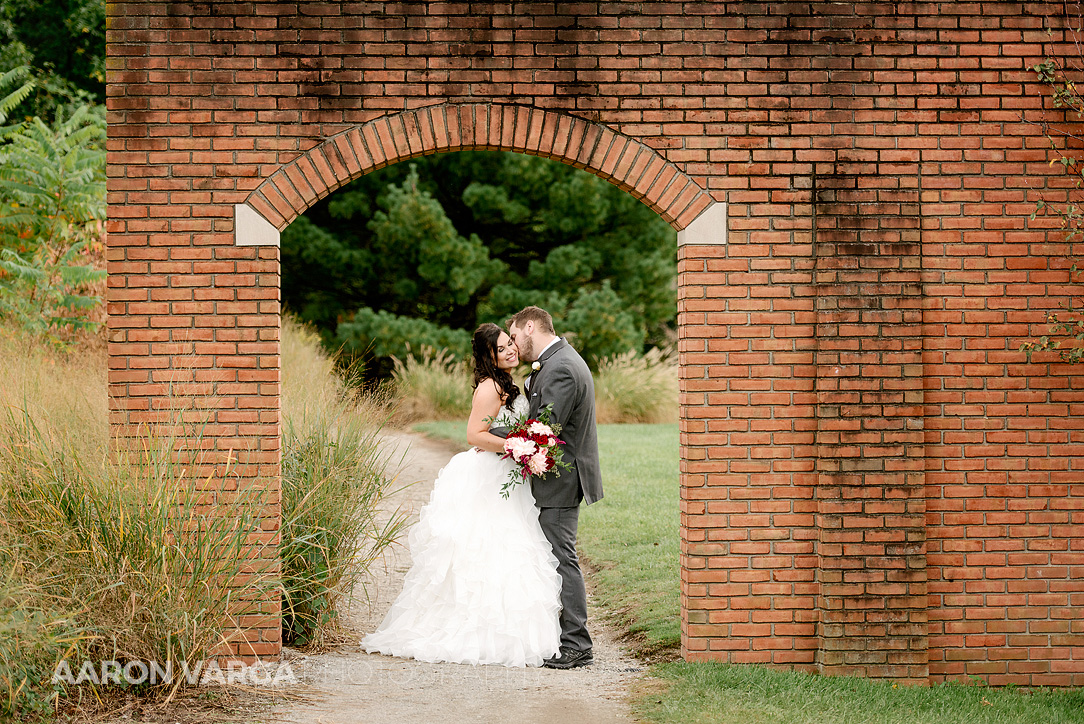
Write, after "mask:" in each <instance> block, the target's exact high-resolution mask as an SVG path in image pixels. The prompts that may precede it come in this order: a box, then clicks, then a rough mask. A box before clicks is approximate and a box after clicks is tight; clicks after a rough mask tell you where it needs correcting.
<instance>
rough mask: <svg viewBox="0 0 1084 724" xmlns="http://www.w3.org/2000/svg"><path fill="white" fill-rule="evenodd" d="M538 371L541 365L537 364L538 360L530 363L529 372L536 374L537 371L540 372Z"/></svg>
mask: <svg viewBox="0 0 1084 724" xmlns="http://www.w3.org/2000/svg"><path fill="white" fill-rule="evenodd" d="M540 369H542V363H541V362H539V361H538V360H535V361H534V362H532V363H531V371H532V372H538V370H540Z"/></svg>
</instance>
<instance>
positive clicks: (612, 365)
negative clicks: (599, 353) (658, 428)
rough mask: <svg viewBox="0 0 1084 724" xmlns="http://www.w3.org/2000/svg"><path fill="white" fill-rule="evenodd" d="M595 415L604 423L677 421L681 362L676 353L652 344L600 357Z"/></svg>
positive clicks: (596, 381)
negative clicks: (644, 351) (641, 349)
mask: <svg viewBox="0 0 1084 724" xmlns="http://www.w3.org/2000/svg"><path fill="white" fill-rule="evenodd" d="M595 417H596V419H597V420H598V422H599V423H601V424H607V423H647V424H658V423H667V422H677V419H678V366H677V359H676V358H675V357H674V355H673V354H672V353H667V352H664V351H662V350H660V349H658V348H657V347H656V348H652V349H651V350H649V351H648V352H647V354H643V355H641V354H637V353H636V352H635V351H632V350H630V351H628V352H625V353H624V354H619V355H615V356H613V357H608V358H606V359H603V360H600V361H599V364H598V370H597V371H596V372H595Z"/></svg>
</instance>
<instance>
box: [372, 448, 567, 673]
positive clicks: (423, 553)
mask: <svg viewBox="0 0 1084 724" xmlns="http://www.w3.org/2000/svg"><path fill="white" fill-rule="evenodd" d="M511 469H512V463H511V462H509V461H506V460H501V459H500V457H498V456H497V455H496V454H495V453H488V452H479V451H476V450H469V451H467V452H464V453H460V454H458V455H456V456H455V457H453V458H452V459H451V460H450V461H449V462H448V464H447V465H446V466H445V467H444V469H443V470H441V472H440V474H439V475H438V476H437V480H436V483H435V484H434V487H433V494H432V496H431V497H430V499H429V503H428V504H427V505H426V506H425V507H423V508H422V510H421V513H420V515H419V518H418V522H417V523H415V525H414V527H413V528H411V529H410V534H409V536H408V544H409V547H410V556H411V559H412V561H413V563H412V566H411V568H410V571H409V572H408V573H407V575H406V579H405V581H404V583H403V591H402V593H400V594H399V597H398V598H397V599H396V600H395V603H394V604H392V607H391V609H390V610H389V611H388V614H387V616H385V618H384V621H383V622H382V623H381V624H380V626H379V627H378V628H377V630H376V631H375V632H373V633H372V634H370V635H368V636H366V637H365V638H364V639H363V640H362V645H363V646H364V647H365V650H366V651H368V652H369V653H374V652H380V653H382V654H390V655H392V656H400V657H404V658H414V659H418V660H419V661H427V662H438V661H448V662H454V663H464V664H503V665H505V666H540V665H541V664H542V662H543V660H544V659H547V658H549V657H550V656H553V655H554V654H556V653H557V649H558V645H559V643H560V637H561V629H560V624H559V623H558V615H559V613H560V608H561V602H560V601H561V577H560V576H559V575H558V573H557V559H556V558H555V557H554V555H553V551H552V549H551V547H550V544H549V542H548V541H547V540H546V537H545V535H543V533H542V528H541V527H540V526H539V524H538V508H537V507H535V505H534V498H533V497H532V496H531V491H530V486H529V485H517V486H516V487H515V488H514V489H513V490H512V493H511V495H510V496H509V498H508V499H507V500H506V499H504V498H502V497H501V495H500V492H499V491H500V487H501V485H502V484H503V483H504V481H505V480H506V479H507V477H508V473H509V471H510V470H511Z"/></svg>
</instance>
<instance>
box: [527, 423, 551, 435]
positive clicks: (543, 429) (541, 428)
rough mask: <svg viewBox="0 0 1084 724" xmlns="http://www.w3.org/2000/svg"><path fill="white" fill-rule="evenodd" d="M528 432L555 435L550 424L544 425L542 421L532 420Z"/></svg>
mask: <svg viewBox="0 0 1084 724" xmlns="http://www.w3.org/2000/svg"><path fill="white" fill-rule="evenodd" d="M527 432H529V433H531V434H532V435H550V436H552V435H553V429H552V428H550V426H549V425H544V424H542V423H541V422H532V423H531V426H530V427H528V428H527Z"/></svg>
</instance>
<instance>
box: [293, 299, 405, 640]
mask: <svg viewBox="0 0 1084 724" xmlns="http://www.w3.org/2000/svg"><path fill="white" fill-rule="evenodd" d="M282 368H283V369H282V381H283V387H282V412H283V432H282V435H283V450H284V454H283V466H282V545H281V549H280V556H281V559H282V579H283V590H284V596H283V604H284V606H283V608H284V616H283V641H284V642H285V643H287V644H289V645H293V646H301V647H308V648H313V647H317V646H319V645H321V644H322V643H324V642H325V641H326V640H327V639H328V637H329V636H330V635H333V634H334V632H335V631H336V629H337V628H338V625H339V623H340V614H341V610H342V607H343V605H344V603H345V602H346V600H347V599H348V598H349V596H350V593H351V591H353V589H354V588H355V586H356V585H357V584H358V583H359V581H360V580H361V577H362V575H363V574H364V573H365V571H366V570H368V567H369V566H370V565H371V564H372V563H373V562H374V561H375V560H376V559H377V558H379V557H380V555H381V554H382V553H383V551H384V550H385V549H386V548H387V547H388V546H389V545H390V544H391V543H393V542H394V541H395V539H396V538H397V537H398V535H399V534H400V533H401V531H402V528H403V525H404V522H405V516H404V515H403V514H401V513H400V512H399V511H394V512H391V513H388V512H382V511H381V507H380V501H381V499H382V498H383V497H384V496H386V495H387V494H388V493H389V492H390V491H389V488H390V486H391V485H392V484H393V478H392V477H391V476H389V475H388V469H387V462H388V461H387V459H386V458H385V456H384V455H383V454H382V453H381V448H380V444H379V443H380V439H379V434H380V430H381V427H382V425H383V423H384V422H385V421H386V420H387V418H388V417H389V415H390V414H391V407H390V406H389V405H388V404H386V403H384V402H383V401H381V399H380V398H379V397H375V396H369V395H358V394H355V393H354V391H352V390H351V389H350V388H349V387H348V386H347V385H345V384H344V383H343V381H342V379H341V378H340V377H338V376H337V375H336V373H335V361H334V360H333V359H331V358H329V357H328V356H327V355H325V354H324V353H323V352H322V350H321V348H320V342H319V337H318V336H317V335H316V334H315V333H313V332H311V331H309V330H306V329H304V328H303V327H301V326H300V325H298V324H297V323H295V322H293V321H292V320H290V319H284V320H283V344H282Z"/></svg>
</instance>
